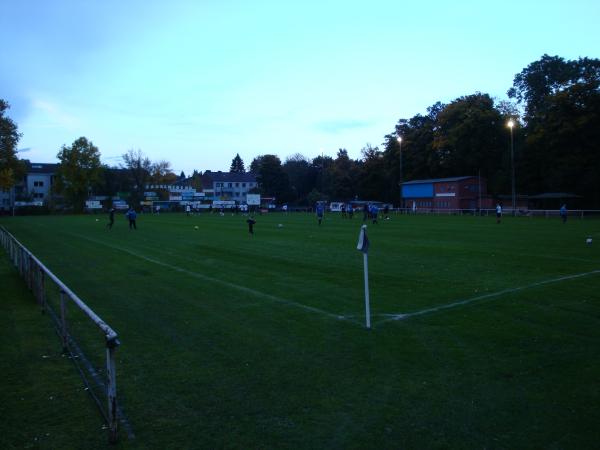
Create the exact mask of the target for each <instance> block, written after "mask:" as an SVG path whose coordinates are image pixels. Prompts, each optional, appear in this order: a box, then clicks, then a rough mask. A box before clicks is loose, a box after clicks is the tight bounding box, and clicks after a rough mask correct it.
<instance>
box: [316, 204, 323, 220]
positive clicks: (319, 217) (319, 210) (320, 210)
mask: <svg viewBox="0 0 600 450" xmlns="http://www.w3.org/2000/svg"><path fill="white" fill-rule="evenodd" d="M317 220H318V221H319V225H321V222H323V204H322V203H317Z"/></svg>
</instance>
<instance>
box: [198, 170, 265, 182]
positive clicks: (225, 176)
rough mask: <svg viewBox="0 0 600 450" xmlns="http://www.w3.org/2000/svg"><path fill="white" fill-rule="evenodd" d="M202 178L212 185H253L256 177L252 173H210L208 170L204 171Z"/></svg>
mask: <svg viewBox="0 0 600 450" xmlns="http://www.w3.org/2000/svg"><path fill="white" fill-rule="evenodd" d="M202 178H203V179H204V178H205V179H208V180H210V182H214V183H223V182H240V181H241V182H245V183H255V182H256V177H255V176H254V174H253V173H250V172H245V173H232V172H211V171H210V170H207V171H205V172H204V173H203V174H202Z"/></svg>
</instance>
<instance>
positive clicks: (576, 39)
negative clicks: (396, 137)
mask: <svg viewBox="0 0 600 450" xmlns="http://www.w3.org/2000/svg"><path fill="white" fill-rule="evenodd" d="M0 9H1V12H0V42H2V43H3V45H2V48H3V50H2V57H1V58H0V98H4V99H6V100H8V101H9V102H10V103H11V105H12V108H11V109H10V110H9V115H10V116H11V117H12V118H13V119H14V120H15V121H16V122H17V124H18V126H19V129H20V131H21V132H22V133H23V137H22V139H21V142H20V144H19V147H20V148H21V149H28V150H27V151H26V152H23V153H21V156H22V157H24V158H28V159H31V160H32V161H36V162H55V161H56V154H57V152H58V151H59V149H60V147H61V146H62V145H63V144H67V145H70V144H71V143H72V142H73V141H74V140H76V139H77V138H78V137H80V136H85V137H87V138H88V139H90V140H92V141H93V142H94V144H95V145H97V146H98V147H99V149H100V152H101V154H102V157H103V161H104V162H107V163H110V164H116V163H118V162H119V159H118V157H119V155H122V154H123V153H125V152H126V151H127V150H129V149H141V150H142V151H143V152H144V153H145V154H147V155H148V156H149V157H150V158H151V159H153V160H160V159H166V160H168V161H170V162H171V164H172V167H173V169H174V170H175V171H177V172H179V171H181V170H184V171H186V173H187V172H190V171H191V170H192V169H198V170H207V169H210V170H227V169H228V168H229V165H230V163H231V159H232V158H233V157H234V156H235V154H236V153H239V154H240V156H241V157H242V158H243V159H244V161H245V163H246V165H247V166H249V165H250V162H251V160H252V158H254V157H255V156H257V155H260V154H266V153H273V154H277V155H279V156H280V157H281V159H282V161H284V160H285V158H286V157H287V156H289V155H292V154H294V153H301V154H303V155H305V156H307V157H310V158H312V157H315V156H317V155H319V154H321V152H323V153H325V154H326V155H331V156H334V155H335V153H336V152H337V149H338V148H346V149H347V150H348V151H349V153H350V156H351V157H354V158H358V157H359V156H360V150H361V148H362V147H364V146H365V145H366V144H367V143H370V144H372V145H373V146H376V145H380V144H381V142H382V141H383V138H384V135H385V134H387V133H389V132H391V131H392V130H393V129H394V125H395V124H396V123H397V121H398V119H400V118H409V117H412V116H413V115H415V114H417V113H424V112H425V109H426V108H427V107H428V106H430V105H431V104H433V103H435V102H436V101H443V102H449V101H451V100H453V99H455V98H457V97H459V96H461V95H468V94H472V93H474V92H476V91H481V92H487V93H489V94H491V95H492V96H495V97H497V98H498V99H505V98H506V91H507V90H508V88H509V87H510V86H511V85H512V80H513V77H514V75H515V74H516V73H518V72H520V71H521V70H522V69H523V68H524V67H526V66H527V65H528V64H529V63H531V62H533V61H535V60H537V59H539V58H540V56H542V55H543V54H544V53H548V54H550V55H559V56H562V57H565V58H567V59H574V58H578V57H580V56H587V57H593V58H598V57H599V56H600V55H599V54H598V53H599V51H600V27H599V26H598V23H600V2H598V1H583V0H571V1H566V0H564V1H556V0H554V1H553V0H549V1H546V2H543V3H540V2H537V1H530V0H521V1H513V0H507V1H503V2H483V1H454V2H443V1H429V2H403V1H398V0H396V1H378V0H372V1H364V0H362V1H354V0H346V1H337V0H330V1H328V0H320V1H313V0H303V1H298V2H292V1H290V2H285V1H281V0H277V1H271V0H268V1H261V0H255V1H252V2H251V1H238V0H220V1H200V0H198V1H178V0H170V1H168V2H165V1H157V2H153V1H149V0H147V1H137V0H135V1H114V0H108V1H85V0H79V1H52V0H39V1H31V0H0Z"/></svg>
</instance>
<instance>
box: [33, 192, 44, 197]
mask: <svg viewBox="0 0 600 450" xmlns="http://www.w3.org/2000/svg"><path fill="white" fill-rule="evenodd" d="M33 198H44V194H38V193H35V194H33Z"/></svg>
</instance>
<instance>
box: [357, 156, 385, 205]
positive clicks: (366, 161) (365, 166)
mask: <svg viewBox="0 0 600 450" xmlns="http://www.w3.org/2000/svg"><path fill="white" fill-rule="evenodd" d="M361 155H362V161H361V164H360V165H359V167H360V172H359V173H360V175H359V186H358V188H359V190H358V195H359V196H360V198H362V199H365V200H388V199H387V198H386V193H387V192H388V189H387V188H388V186H389V182H388V179H387V175H388V167H387V166H386V163H385V159H384V158H383V152H381V151H380V150H379V147H372V146H371V145H370V144H367V145H366V146H365V147H363V149H362V150H361Z"/></svg>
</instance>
